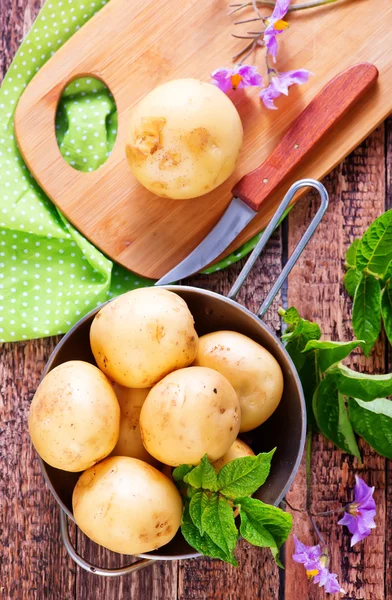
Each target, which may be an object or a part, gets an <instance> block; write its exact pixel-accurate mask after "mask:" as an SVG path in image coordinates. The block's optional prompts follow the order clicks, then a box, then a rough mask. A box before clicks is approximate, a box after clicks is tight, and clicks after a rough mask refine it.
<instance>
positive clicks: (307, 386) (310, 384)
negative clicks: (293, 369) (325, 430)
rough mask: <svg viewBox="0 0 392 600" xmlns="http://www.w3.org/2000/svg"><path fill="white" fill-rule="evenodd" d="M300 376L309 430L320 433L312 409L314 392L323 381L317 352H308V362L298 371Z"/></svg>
mask: <svg viewBox="0 0 392 600" xmlns="http://www.w3.org/2000/svg"><path fill="white" fill-rule="evenodd" d="M298 375H299V378H300V380H301V383H302V389H303V392H304V396H305V403H306V414H307V421H308V428H309V429H310V430H311V431H318V427H317V423H316V419H315V417H314V413H313V407H312V400H313V395H314V392H315V391H316V389H317V386H318V385H319V383H320V381H321V370H320V367H319V364H318V356H317V353H316V352H314V351H313V352H308V354H307V355H306V362H305V364H304V365H303V366H302V368H301V369H300V370H299V371H298Z"/></svg>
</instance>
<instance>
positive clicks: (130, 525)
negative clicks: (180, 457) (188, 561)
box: [72, 456, 182, 554]
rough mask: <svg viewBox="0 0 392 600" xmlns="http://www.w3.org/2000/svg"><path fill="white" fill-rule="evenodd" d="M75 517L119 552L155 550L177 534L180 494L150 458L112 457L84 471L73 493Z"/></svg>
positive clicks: (92, 536) (100, 541)
mask: <svg viewBox="0 0 392 600" xmlns="http://www.w3.org/2000/svg"><path fill="white" fill-rule="evenodd" d="M72 506H73V513H74V517H75V521H76V523H77V525H78V526H79V527H80V529H81V530H82V531H83V532H84V533H85V534H86V535H87V536H88V537H89V538H90V539H91V540H93V541H94V542H96V543H97V544H100V545H101V546H104V547H105V548H108V549H109V550H112V551H113V552H120V553H121V554H140V553H142V552H150V551H151V550H156V549H157V548H160V547H161V546H163V545H164V544H167V543H168V542H170V540H171V539H172V538H173V537H174V536H175V534H176V533H177V531H178V529H179V527H180V525H181V517H182V499H181V496H180V494H179V492H178V491H177V488H176V486H175V485H174V483H173V482H171V481H170V480H169V479H168V478H167V477H166V476H165V475H163V474H162V473H160V472H159V471H158V470H157V469H155V468H154V467H152V466H151V465H148V464H147V463H145V462H143V461H141V460H138V459H137V458H130V457H126V456H112V457H109V458H106V459H105V460H103V461H102V462H100V463H99V464H98V465H95V466H94V467H91V468H90V469H88V470H87V471H85V472H84V473H83V474H82V475H81V477H80V478H79V480H78V482H77V484H76V486H75V489H74V492H73V498H72Z"/></svg>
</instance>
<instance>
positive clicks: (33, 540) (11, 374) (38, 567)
mask: <svg viewBox="0 0 392 600" xmlns="http://www.w3.org/2000/svg"><path fill="white" fill-rule="evenodd" d="M42 4H43V0H1V1H0V31H1V37H0V80H2V78H3V76H4V74H5V71H6V69H7V68H8V66H9V64H10V62H11V60H12V58H13V56H14V54H15V52H16V50H17V49H18V47H19V44H20V41H21V39H22V38H23V35H24V34H25V33H26V31H27V30H28V29H29V28H30V26H31V23H32V21H33V20H34V18H35V16H36V14H37V13H38V10H39V9H40V7H41V5H42ZM55 344H56V340H55V339H45V340H35V341H31V342H26V343H23V344H4V345H1V349H0V355H1V361H0V405H1V415H2V435H1V437H0V457H1V465H2V469H1V470H2V477H1V481H0V504H1V510H0V531H2V537H1V542H2V543H1V545H2V553H1V554H2V558H1V583H0V596H1V597H2V598H4V599H5V600H6V599H7V600H8V599H11V598H12V599H13V598H15V600H19V598H31V599H32V600H33V599H34V600H35V599H36V600H42V599H43V598H49V597H52V598H61V599H62V600H73V599H74V586H75V565H74V563H73V562H72V561H71V560H70V559H69V558H68V556H67V553H66V552H65V549H64V548H63V545H62V543H61V540H60V535H59V521H58V508H57V505H56V502H55V500H54V498H53V497H52V495H51V493H50V492H49V490H48V488H47V487H46V485H45V482H44V479H43V477H42V475H41V472H40V468H39V464H38V460H37V455H36V453H35V451H34V450H33V448H32V446H31V442H30V439H29V435H28V431H27V415H28V408H29V405H30V400H31V397H32V395H33V393H34V391H35V389H36V387H37V385H38V382H39V379H40V376H41V373H42V370H43V368H44V365H45V362H46V360H47V359H48V358H49V355H50V353H51V351H52V350H53V348H54V346H55ZM71 538H73V539H74V538H75V529H74V528H73V527H71Z"/></svg>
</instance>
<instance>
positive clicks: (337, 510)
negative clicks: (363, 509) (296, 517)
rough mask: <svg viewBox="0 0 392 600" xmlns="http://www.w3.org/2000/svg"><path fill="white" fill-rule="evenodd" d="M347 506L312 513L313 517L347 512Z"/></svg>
mask: <svg viewBox="0 0 392 600" xmlns="http://www.w3.org/2000/svg"><path fill="white" fill-rule="evenodd" d="M345 510H346V508H345V507H344V506H341V507H340V508H335V509H334V510H326V511H325V512H319V513H310V514H311V515H312V517H328V516H329V515H338V514H340V513H343V512H345Z"/></svg>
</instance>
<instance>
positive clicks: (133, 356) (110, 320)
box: [90, 287, 198, 388]
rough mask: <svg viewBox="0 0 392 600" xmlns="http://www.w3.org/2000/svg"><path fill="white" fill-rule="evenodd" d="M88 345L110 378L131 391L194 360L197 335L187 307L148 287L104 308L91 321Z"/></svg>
mask: <svg viewBox="0 0 392 600" xmlns="http://www.w3.org/2000/svg"><path fill="white" fill-rule="evenodd" d="M90 343H91V349H92V352H93V354H94V357H95V360H96V362H97V365H98V366H99V368H100V369H101V370H102V371H103V372H104V373H105V374H106V375H107V376H108V377H109V379H111V380H112V381H115V382H117V383H120V384H121V385H123V386H125V387H129V388H149V387H151V386H153V385H154V384H155V383H157V381H159V380H160V379H162V377H164V376H165V375H167V374H168V373H170V372H171V371H174V370H175V369H181V368H182V367H186V366H188V365H190V364H191V363H192V362H193V361H194V359H195V357H196V353H197V346H198V336H197V333H196V331H195V328H194V322H193V317H192V315H191V313H190V311H189V308H188V306H187V304H186V302H185V301H184V300H183V299H182V298H181V297H180V296H178V295H177V294H174V293H173V292H169V291H168V290H165V289H163V288H159V287H150V288H140V289H136V290H132V291H131V292H127V293H126V294H122V295H121V296H118V297H117V298H115V299H114V300H112V301H111V302H109V303H108V304H105V306H103V307H102V308H101V310H100V311H99V312H98V313H97V315H96V316H95V318H94V321H93V322H92V325H91V329H90Z"/></svg>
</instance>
